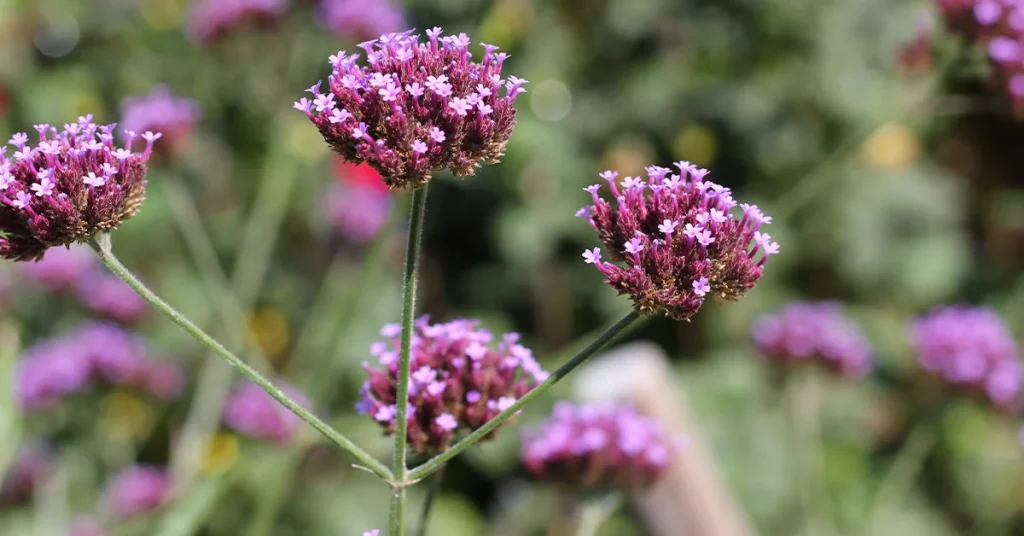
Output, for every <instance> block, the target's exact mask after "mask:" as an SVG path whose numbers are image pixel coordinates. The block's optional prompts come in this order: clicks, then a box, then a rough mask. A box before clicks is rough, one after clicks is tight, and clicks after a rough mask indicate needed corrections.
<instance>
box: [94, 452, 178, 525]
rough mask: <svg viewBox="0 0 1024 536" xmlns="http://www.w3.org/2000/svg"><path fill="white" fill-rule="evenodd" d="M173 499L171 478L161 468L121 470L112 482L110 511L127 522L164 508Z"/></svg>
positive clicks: (109, 496)
mask: <svg viewBox="0 0 1024 536" xmlns="http://www.w3.org/2000/svg"><path fill="white" fill-rule="evenodd" d="M170 496H171V478H170V476H169V475H168V474H167V471H166V470H164V469H161V468H158V467H152V466H147V465H136V466H132V467H129V468H127V469H125V470H123V471H121V472H120V473H119V474H118V475H117V476H116V477H115V478H114V480H113V482H111V483H110V486H109V487H108V488H107V491H106V494H105V500H106V503H107V506H108V507H109V508H110V511H111V512H112V513H113V514H114V515H115V516H117V517H118V518H121V519H125V518H130V517H135V516H138V515H142V514H146V513H149V512H152V511H154V510H157V509H159V508H161V507H163V506H164V505H165V504H166V503H167V501H168V500H169V499H170Z"/></svg>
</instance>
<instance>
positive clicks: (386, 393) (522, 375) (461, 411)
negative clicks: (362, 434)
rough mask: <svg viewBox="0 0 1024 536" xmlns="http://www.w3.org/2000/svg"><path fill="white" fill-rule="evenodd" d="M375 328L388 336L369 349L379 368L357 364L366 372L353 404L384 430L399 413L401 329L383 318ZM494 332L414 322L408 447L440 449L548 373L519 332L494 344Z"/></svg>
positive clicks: (470, 325) (461, 323)
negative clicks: (519, 342)
mask: <svg viewBox="0 0 1024 536" xmlns="http://www.w3.org/2000/svg"><path fill="white" fill-rule="evenodd" d="M380 334H381V336H383V337H387V338H388V339H389V341H388V342H376V343H374V344H373V345H372V346H371V347H370V353H371V354H372V355H374V356H375V357H377V358H378V360H379V362H380V364H381V365H382V366H383V367H384V370H378V369H374V368H371V367H370V365H369V363H364V364H363V368H364V369H366V373H367V374H368V375H369V377H370V378H369V380H367V381H366V382H365V383H364V384H363V388H362V390H361V391H360V393H361V395H362V397H363V398H362V400H361V401H360V402H359V404H358V405H357V406H356V407H357V409H358V410H359V412H360V413H364V414H368V415H370V416H371V417H372V418H373V419H374V420H375V421H377V422H378V423H380V425H381V426H383V427H384V428H385V429H386V431H387V433H389V434H390V433H393V432H394V430H395V423H396V418H395V416H396V414H397V408H396V406H395V402H396V399H397V390H398V389H397V386H398V360H399V349H400V348H401V346H400V341H399V336H400V334H401V328H400V327H399V326H398V325H397V324H389V325H387V326H384V328H383V329H382V330H381V332H380ZM492 339H493V336H492V335H491V333H490V332H489V331H486V330H483V329H477V322H476V321H473V320H453V321H451V322H447V323H442V324H430V323H429V319H428V318H427V317H423V318H420V319H419V320H417V321H416V326H415V331H414V333H413V336H412V351H411V355H410V363H411V366H410V371H411V376H410V382H409V406H410V407H409V413H408V415H409V427H408V428H409V429H408V438H409V445H411V447H412V449H413V450H414V451H416V452H419V453H431V452H440V451H442V450H444V449H446V448H447V447H448V445H449V443H450V442H451V440H452V437H453V436H454V435H455V433H456V432H458V431H459V430H460V429H463V430H467V431H473V430H476V429H477V428H479V427H481V426H482V425H483V424H484V423H486V422H487V421H488V420H490V419H491V418H493V417H494V416H495V415H497V414H498V413H500V412H502V411H504V410H506V409H508V408H509V406H511V405H512V404H514V403H515V402H516V400H518V399H519V397H522V396H523V395H524V394H526V393H527V392H528V391H529V390H530V389H532V388H533V387H534V386H535V385H536V384H537V383H538V382H542V381H544V380H545V379H546V378H547V376H548V375H547V373H546V372H544V370H543V369H541V367H540V365H539V364H538V363H537V361H536V360H535V359H534V358H533V353H532V352H531V351H530V350H529V349H527V348H526V347H524V346H522V345H520V344H518V340H519V336H518V335H517V334H514V333H508V334H505V335H504V336H503V337H502V339H501V342H498V343H497V344H492ZM492 435H493V434H492ZM488 437H490V436H488Z"/></svg>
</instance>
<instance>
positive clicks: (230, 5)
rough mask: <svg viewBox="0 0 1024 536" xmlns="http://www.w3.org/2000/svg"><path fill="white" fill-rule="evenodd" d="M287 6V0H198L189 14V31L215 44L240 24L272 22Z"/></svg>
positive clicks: (261, 24)
mask: <svg viewBox="0 0 1024 536" xmlns="http://www.w3.org/2000/svg"><path fill="white" fill-rule="evenodd" d="M287 8H288V1H287V0H197V1H196V2H195V4H194V5H193V7H192V12H191V13H190V14H189V21H188V35H189V37H190V38H192V40H194V41H196V42H198V43H201V44H204V45H211V44H213V43H215V42H217V41H220V40H221V39H223V38H224V37H226V36H227V35H229V34H230V33H232V32H233V31H235V30H236V29H237V28H239V27H242V26H246V25H257V26H266V25H269V24H272V23H274V22H276V21H277V20H278V19H279V18H280V17H281V16H283V15H284V13H285V10H287Z"/></svg>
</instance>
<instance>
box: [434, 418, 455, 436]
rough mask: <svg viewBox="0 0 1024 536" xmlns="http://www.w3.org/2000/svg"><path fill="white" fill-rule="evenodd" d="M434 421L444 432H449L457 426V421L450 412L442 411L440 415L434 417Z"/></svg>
mask: <svg viewBox="0 0 1024 536" xmlns="http://www.w3.org/2000/svg"><path fill="white" fill-rule="evenodd" d="M434 422H435V423H437V425H438V426H440V427H441V429H442V430H444V431H445V432H451V431H452V430H455V429H456V428H458V427H459V421H457V420H455V417H454V416H453V415H452V414H451V413H442V414H441V416H439V417H438V418H436V419H434Z"/></svg>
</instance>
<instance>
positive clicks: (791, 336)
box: [751, 301, 871, 378]
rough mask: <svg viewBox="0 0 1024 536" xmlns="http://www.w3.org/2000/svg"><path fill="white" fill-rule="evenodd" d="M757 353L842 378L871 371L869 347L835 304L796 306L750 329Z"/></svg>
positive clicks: (762, 320) (761, 321)
mask: <svg viewBox="0 0 1024 536" xmlns="http://www.w3.org/2000/svg"><path fill="white" fill-rule="evenodd" d="M751 335H752V337H753V339H754V345H755V346H756V347H757V350H758V352H760V354H761V355H762V356H764V357H766V358H768V359H769V360H771V361H775V362H778V363H781V364H785V365H798V364H801V363H812V362H817V363H820V364H823V365H825V366H826V367H828V368H829V369H830V370H832V371H834V372H836V373H838V374H842V375H844V376H851V377H857V378H859V377H862V376H864V375H866V374H867V373H868V372H870V371H871V345H870V344H869V343H868V341H867V340H866V339H865V338H864V336H863V334H861V332H860V330H859V329H858V328H857V327H856V326H855V325H853V324H852V323H851V322H850V321H849V320H848V319H847V318H846V316H845V315H844V314H843V309H842V306H841V305H840V304H839V303H837V302H831V301H829V302H796V303H791V304H789V305H787V306H786V307H784V308H783V309H782V310H781V311H779V312H778V313H776V314H768V315H764V316H762V317H761V318H759V319H757V321H756V322H754V325H753V328H752V329H751Z"/></svg>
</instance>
